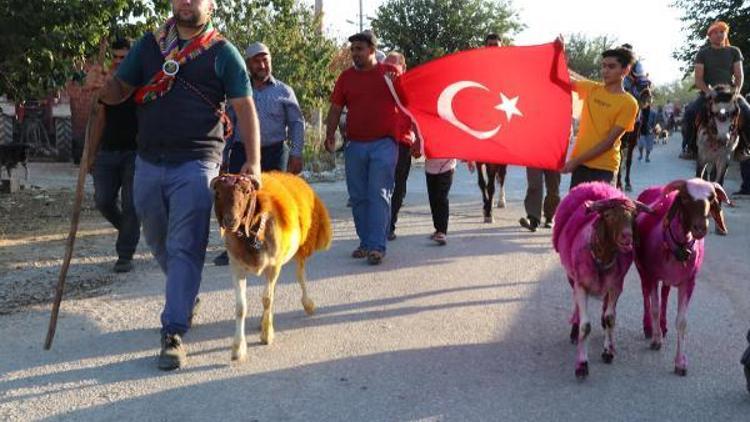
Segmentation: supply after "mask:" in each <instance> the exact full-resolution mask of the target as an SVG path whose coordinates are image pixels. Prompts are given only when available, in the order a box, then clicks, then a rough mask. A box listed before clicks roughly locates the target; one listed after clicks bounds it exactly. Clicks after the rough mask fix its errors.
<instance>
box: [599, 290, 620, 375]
mask: <svg viewBox="0 0 750 422" xmlns="http://www.w3.org/2000/svg"><path fill="white" fill-rule="evenodd" d="M619 297H620V293H619V292H616V291H610V292H609V294H608V295H607V302H606V306H607V307H606V309H605V311H604V317H603V318H602V321H603V325H604V330H605V335H604V352H602V360H603V361H604V363H612V360H614V358H615V336H614V331H615V314H616V312H615V308H616V307H617V299H619Z"/></svg>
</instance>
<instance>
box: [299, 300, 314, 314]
mask: <svg viewBox="0 0 750 422" xmlns="http://www.w3.org/2000/svg"><path fill="white" fill-rule="evenodd" d="M302 307H303V308H305V313H306V314H307V315H313V314H315V302H313V301H312V300H311V299H309V298H305V299H302Z"/></svg>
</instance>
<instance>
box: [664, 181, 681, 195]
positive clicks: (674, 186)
mask: <svg viewBox="0 0 750 422" xmlns="http://www.w3.org/2000/svg"><path fill="white" fill-rule="evenodd" d="M685 186H687V181H686V180H673V181H671V182H669V183H668V184H667V185H666V186H664V188H662V190H661V192H662V194H664V195H667V194H669V193H670V192H672V191H676V190H679V191H684V190H685Z"/></svg>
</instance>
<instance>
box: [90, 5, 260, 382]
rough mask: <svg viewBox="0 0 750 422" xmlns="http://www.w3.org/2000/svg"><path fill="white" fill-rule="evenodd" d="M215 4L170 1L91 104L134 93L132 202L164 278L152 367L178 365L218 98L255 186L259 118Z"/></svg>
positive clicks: (216, 155)
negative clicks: (230, 113) (233, 115)
mask: <svg viewBox="0 0 750 422" xmlns="http://www.w3.org/2000/svg"><path fill="white" fill-rule="evenodd" d="M214 7H215V5H214V0H172V11H173V13H174V16H173V17H172V18H171V19H169V20H168V21H167V22H166V23H165V24H164V25H163V26H162V27H161V28H160V29H159V31H157V32H155V33H148V34H146V35H145V36H144V37H143V38H141V39H140V40H139V41H138V43H137V44H135V46H134V47H133V49H132V50H131V52H130V54H129V55H128V56H127V58H126V59H125V61H124V62H123V63H122V64H121V65H120V68H119V70H118V72H117V75H116V76H115V77H114V78H112V79H110V80H108V81H107V83H106V85H105V86H104V88H103V89H102V92H101V94H100V97H99V101H100V102H102V103H103V104H107V105H113V104H118V103H120V102H122V101H124V100H125V99H126V98H128V97H129V96H130V95H131V93H133V92H134V91H135V101H136V103H137V104H138V139H137V141H138V157H137V159H136V170H135V183H134V184H135V188H134V200H135V207H136V212H137V214H138V217H139V218H140V219H141V221H142V223H143V232H144V236H145V238H146V241H147V243H148V245H149V247H150V249H151V252H152V253H153V254H154V256H155V257H156V260H157V261H158V263H159V266H160V267H161V269H162V271H163V272H164V273H165V274H166V277H167V288H166V303H165V306H164V310H163V312H162V314H161V323H162V330H161V332H162V340H161V353H160V355H159V361H158V366H159V369H162V370H172V369H177V368H180V367H182V366H184V365H185V363H186V359H187V353H186V351H185V347H184V346H183V343H182V336H183V335H184V333H185V332H187V330H188V329H189V328H190V325H191V321H192V315H193V311H194V306H195V300H196V297H197V294H198V290H199V288H200V282H201V272H202V269H203V261H204V259H205V256H206V245H207V243H208V230H209V222H210V215H211V206H212V202H213V201H212V198H213V195H212V193H211V190H210V188H209V182H210V181H211V179H213V178H214V177H216V176H217V175H218V172H219V164H220V163H221V153H222V150H223V147H224V139H225V137H226V134H225V128H226V127H225V126H224V125H225V124H226V121H227V120H228V119H226V114H225V113H224V106H225V101H226V99H227V98H229V102H230V103H231V104H232V107H234V109H235V111H236V112H237V116H238V122H239V129H240V134H241V136H242V140H243V142H244V144H245V154H246V158H247V160H246V162H245V165H244V166H243V168H242V173H245V174H247V175H248V176H250V177H252V178H254V179H255V180H256V182H257V183H258V184H259V180H260V143H259V138H260V136H259V133H258V127H259V125H258V119H257V115H256V112H255V106H254V103H253V100H252V96H251V95H252V91H251V88H250V81H249V79H248V76H247V71H246V68H245V63H244V61H243V60H242V56H241V55H240V53H239V52H238V51H237V49H236V48H235V47H234V46H233V45H232V44H230V43H229V42H227V41H226V40H224V38H223V37H221V35H219V33H218V31H216V30H215V29H214V28H213V27H212V25H211V20H210V18H211V13H212V11H213V9H214Z"/></svg>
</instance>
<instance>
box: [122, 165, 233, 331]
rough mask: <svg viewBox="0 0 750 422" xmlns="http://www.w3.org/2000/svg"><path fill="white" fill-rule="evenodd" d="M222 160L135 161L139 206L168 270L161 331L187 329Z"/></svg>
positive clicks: (152, 246)
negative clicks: (213, 188) (214, 181)
mask: <svg viewBox="0 0 750 422" xmlns="http://www.w3.org/2000/svg"><path fill="white" fill-rule="evenodd" d="M218 174H219V164H218V163H213V162H210V161H200V160H193V161H187V162H184V163H160V164H154V163H151V162H148V161H146V160H143V159H142V158H140V157H138V158H137V159H136V163H135V192H134V196H135V209H136V212H137V213H138V217H139V218H140V219H141V222H142V223H143V234H144V236H145V237H146V243H148V246H149V248H150V249H151V252H152V253H153V254H154V257H155V258H156V261H157V262H158V263H159V266H160V267H161V269H162V271H163V272H164V274H165V275H166V276H167V288H166V303H165V305H164V311H163V312H162V314H161V324H162V332H163V333H167V334H183V333H185V332H186V331H187V329H188V318H189V317H190V314H191V313H192V311H193V305H194V304H195V298H196V296H198V289H199V288H200V284H201V272H202V271H203V261H204V259H205V257H206V246H207V244H208V229H209V225H210V218H211V207H212V205H213V195H212V193H211V189H210V187H209V183H210V181H211V179H213V178H214V177H216V176H217V175H218Z"/></svg>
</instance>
